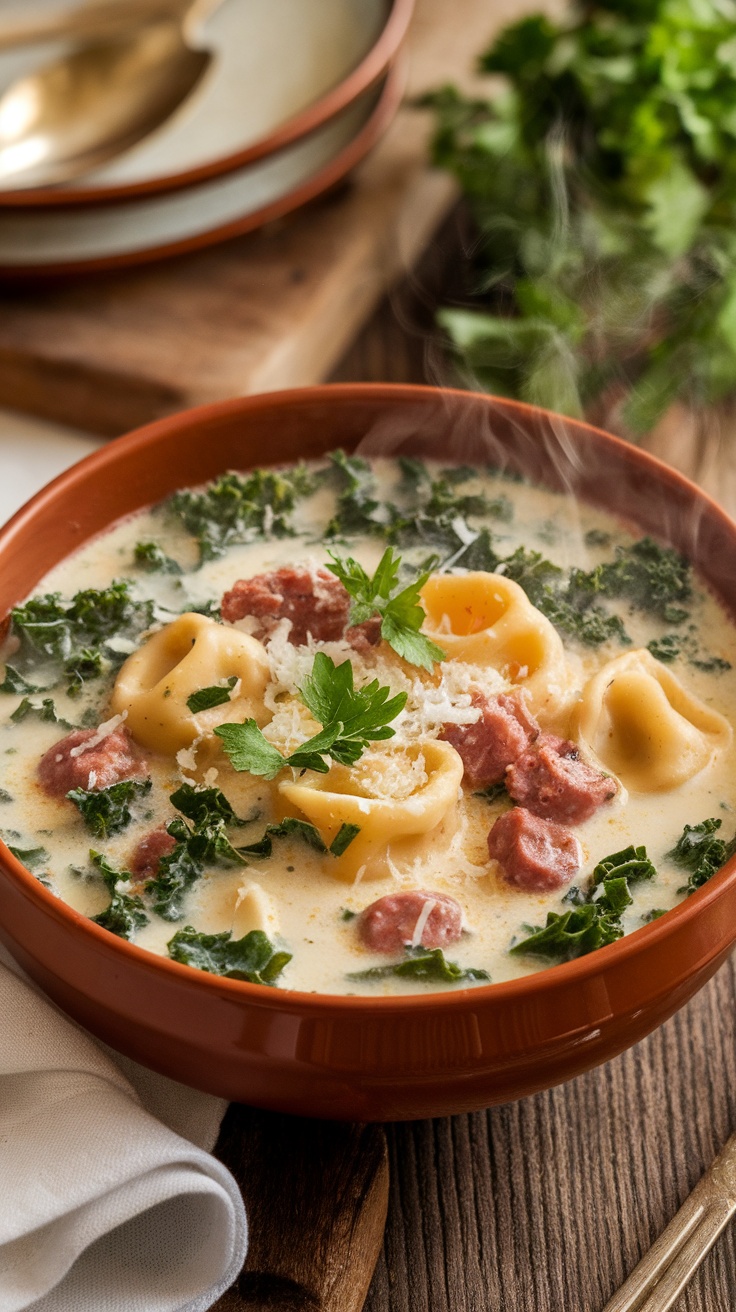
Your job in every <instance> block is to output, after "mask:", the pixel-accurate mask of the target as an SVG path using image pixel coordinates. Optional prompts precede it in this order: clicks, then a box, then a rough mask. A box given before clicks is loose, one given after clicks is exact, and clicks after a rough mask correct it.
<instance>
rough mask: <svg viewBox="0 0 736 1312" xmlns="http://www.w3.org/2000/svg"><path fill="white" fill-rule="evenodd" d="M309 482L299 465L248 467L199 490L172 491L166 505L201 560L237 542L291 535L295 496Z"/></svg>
mask: <svg viewBox="0 0 736 1312" xmlns="http://www.w3.org/2000/svg"><path fill="white" fill-rule="evenodd" d="M313 486H314V481H313V479H312V476H311V475H310V474H309V473H308V472H307V471H306V470H305V469H303V468H297V469H292V470H288V471H283V472H280V471H277V470H274V469H254V470H253V472H252V473H250V474H235V473H229V474H222V475H221V476H220V477H219V478H217V479H215V480H214V482H212V483H210V484H209V485H208V486H207V487H206V488H205V489H204V491H202V492H193V491H191V489H185V490H184V491H182V492H175V493H174V495H173V496H172V497H170V498H169V500H168V501H167V502H166V506H167V507H168V509H169V510H170V511H171V513H172V514H174V515H175V516H176V517H177V518H178V519H179V521H180V522H181V523H182V524H183V525H184V528H185V529H186V530H187V531H188V532H189V533H191V534H192V536H193V537H195V538H196V539H197V543H198V546H199V555H200V564H203V563H204V562H205V561H207V560H216V559H217V558H218V557H219V556H222V555H223V554H224V553H225V551H226V550H227V548H228V547H231V546H234V545H236V544H237V543H242V542H254V541H255V540H256V539H258V538H264V537H265V538H271V537H276V538H283V537H289V536H291V534H292V533H293V529H292V524H291V518H292V512H293V510H294V507H295V505H296V502H297V499H298V498H299V497H303V496H306V495H308V493H309V492H310V491H311V490H312V488H313Z"/></svg>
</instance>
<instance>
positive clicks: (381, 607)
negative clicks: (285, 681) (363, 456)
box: [323, 547, 445, 723]
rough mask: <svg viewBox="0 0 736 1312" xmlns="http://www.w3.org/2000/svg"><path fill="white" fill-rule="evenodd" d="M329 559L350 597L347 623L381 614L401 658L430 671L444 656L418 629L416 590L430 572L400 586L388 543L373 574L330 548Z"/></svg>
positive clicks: (383, 627) (397, 561) (419, 613)
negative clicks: (335, 553) (343, 558)
mask: <svg viewBox="0 0 736 1312" xmlns="http://www.w3.org/2000/svg"><path fill="white" fill-rule="evenodd" d="M330 560H331V561H332V564H331V565H328V566H327V568H328V570H329V571H330V573H332V574H334V575H335V576H336V577H337V578H338V579H339V580H340V582H341V583H342V584H343V586H344V587H345V589H346V590H347V592H348V593H349V594H350V597H351V606H350V623H351V624H363V623H364V622H365V621H366V620H369V619H371V618H372V617H373V616H374V615H380V617H381V637H382V638H385V640H386V642H387V643H388V644H389V646H391V647H393V649H394V651H395V652H396V653H397V654H398V655H399V656H402V657H403V658H404V660H406V661H409V663H410V664H412V665H420V666H421V667H422V669H424V670H427V671H428V672H429V673H430V674H431V673H432V670H433V669H434V667H435V663H436V662H437V661H442V660H444V659H445V653H444V652H443V650H442V648H441V647H438V646H437V644H436V643H435V642H431V641H430V639H429V638H427V637H425V635H424V634H423V633H421V632H420V629H421V627H422V624H423V623H424V620H425V612H424V609H423V607H422V604H421V601H420V599H419V594H420V592H421V590H422V588H423V587H424V585H425V583H426V582H427V579H428V578H429V573H428V572H426V573H424V574H420V575H419V576H418V578H416V579H414V581H413V582H412V583H409V584H408V585H407V586H406V587H404V588H402V587H401V586H400V585H399V582H398V579H399V566H400V563H401V559H400V557H399V556H395V555H394V552H393V549H392V548H391V547H387V548H386V550H385V551H384V553H383V555H382V557H381V559H380V561H379V562H378V566H377V567H376V571H375V573H374V575H373V577H372V578H371V577H370V575H369V574H367V573H366V571H365V570H364V569H363V566H362V565H360V564H359V563H358V561H357V560H353V558H352V557H351V556H350V557H348V559H347V560H341V559H340V557H339V556H336V555H334V554H333V553H332V552H330ZM323 723H324V722H323Z"/></svg>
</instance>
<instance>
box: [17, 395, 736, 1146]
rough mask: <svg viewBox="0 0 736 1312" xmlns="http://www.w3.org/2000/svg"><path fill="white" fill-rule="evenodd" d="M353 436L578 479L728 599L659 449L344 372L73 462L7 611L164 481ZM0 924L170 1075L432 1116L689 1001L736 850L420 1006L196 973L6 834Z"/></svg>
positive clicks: (54, 990)
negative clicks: (27, 859) (639, 909)
mask: <svg viewBox="0 0 736 1312" xmlns="http://www.w3.org/2000/svg"><path fill="white" fill-rule="evenodd" d="M358 443H362V444H363V447H362V449H365V450H366V451H368V452H371V451H376V452H377V451H385V450H386V449H387V444H388V448H389V449H390V450H391V451H392V452H404V453H413V454H417V455H422V454H424V455H429V454H440V455H441V456H444V457H448V456H452V457H453V458H458V459H460V460H463V461H472V460H473V459H478V460H488V459H489V457H490V458H493V459H494V460H503V461H505V462H506V463H507V465H509V466H511V467H512V468H514V469H517V470H520V471H523V472H525V473H527V474H528V475H530V476H531V477H532V478H534V479H536V480H539V481H543V482H546V483H548V484H549V485H550V486H552V487H555V488H559V487H568V488H570V489H571V490H573V491H574V492H575V493H576V494H577V495H578V496H579V497H581V498H583V499H584V500H587V501H590V502H592V503H594V504H596V505H599V506H603V507H605V508H608V509H610V510H612V511H616V512H620V513H623V514H624V515H625V516H626V518H627V519H629V520H630V521H633V522H634V523H635V524H637V525H638V526H639V527H640V528H641V530H642V531H644V532H652V533H656V534H658V535H661V536H663V537H664V538H666V539H667V540H668V541H669V542H671V543H672V544H673V545H674V546H676V547H677V548H678V549H680V550H682V551H684V552H685V553H686V554H688V555H689V556H690V557H691V559H692V560H693V562H694V563H695V565H696V566H697V567H698V569H699V570H700V572H701V574H702V575H703V576H704V577H705V578H706V579H707V580H708V582H709V583H710V585H711V586H712V588H713V589H714V591H715V592H716V593H717V594H718V595H719V596H720V597H721V598H722V600H723V602H724V603H725V605H726V606H727V607H728V609H729V610H730V611H731V612H736V526H735V525H734V524H733V523H732V522H731V520H730V519H729V518H728V517H727V516H726V515H725V514H724V513H723V511H721V510H720V509H719V508H718V506H717V505H715V504H714V503H713V502H712V501H710V500H709V499H708V498H707V497H706V496H704V495H703V494H702V493H701V492H699V491H698V490H697V489H696V488H695V487H694V486H693V485H692V484H690V483H688V482H687V480H686V479H684V478H682V477H681V476H680V475H679V474H677V473H675V472H674V471H672V470H671V469H668V468H667V467H666V466H665V465H663V464H661V463H660V462H658V461H657V460H655V459H653V458H652V457H651V456H648V455H646V454H644V453H643V452H641V451H639V450H637V449H636V448H634V447H632V446H628V445H626V444H625V443H623V442H620V441H618V440H617V439H615V438H612V437H609V436H607V435H606V434H605V433H602V432H600V431H598V430H596V429H594V428H590V427H589V426H587V425H586V424H582V423H576V422H573V421H572V420H567V419H564V420H563V419H560V418H559V417H557V416H555V415H551V414H549V413H547V412H544V411H539V410H535V409H533V408H531V407H528V406H523V405H518V404H514V403H512V402H509V401H499V400H494V399H492V398H489V397H486V396H475V395H472V394H468V393H460V392H438V391H435V390H432V389H429V388H418V387H392V386H383V385H379V386H366V385H363V384H356V385H349V386H340V387H318V388H309V389H304V390H300V391H292V392H280V393H276V394H274V395H267V396H256V397H252V398H247V399H244V400H236V401H229V402H225V403H222V404H219V405H211V406H206V407H203V408H202V409H199V410H193V411H190V412H188V413H185V414H181V415H176V416H174V417H173V418H171V419H165V420H163V421H161V422H159V423H156V424H152V425H150V426H149V427H147V428H143V429H140V430H138V431H137V432H135V433H132V434H130V435H129V436H127V437H124V438H120V439H119V440H118V441H115V442H112V443H110V445H109V446H107V447H105V448H103V449H102V450H101V451H98V452H96V453H95V454H94V455H92V456H90V457H89V458H88V459H86V460H83V461H82V462H81V464H79V465H77V466H76V467H75V468H74V469H72V470H70V471H69V472H68V473H66V474H63V475H62V476H61V477H60V478H58V479H56V481H55V482H53V483H51V484H50V485H49V486H48V487H47V488H46V489H45V490H44V491H42V492H40V493H39V494H38V495H37V496H36V497H34V498H33V500H32V501H30V502H29V503H28V505H27V506H26V507H25V508H24V509H23V510H21V511H20V512H19V513H18V514H17V515H16V516H15V517H14V519H13V520H11V522H10V523H9V524H8V525H7V526H6V528H5V529H4V530H3V531H2V533H0V577H1V578H2V584H1V585H0V602H1V603H2V612H1V613H5V612H6V611H7V609H8V608H9V607H10V606H11V605H13V604H14V603H16V602H17V601H19V600H20V599H21V598H22V597H24V596H25V595H26V594H27V593H28V592H29V590H30V589H31V588H32V587H33V586H34V584H36V583H37V581H38V580H39V578H40V577H41V576H42V575H43V574H44V573H45V572H46V571H47V570H48V569H49V568H50V567H51V566H52V565H54V564H55V563H56V562H57V561H58V560H60V559H61V558H62V557H63V556H65V555H66V554H67V553H68V552H70V551H73V550H74V549H75V548H77V547H78V546H80V545H81V544H82V543H83V542H85V541H86V540H87V539H89V538H90V537H92V536H93V535H94V534H96V533H98V532H100V531H101V530H102V529H103V528H104V527H105V526H106V525H108V524H110V523H111V522H112V521H113V520H116V519H118V518H119V517H120V516H122V515H126V514H128V513H129V512H131V511H133V510H136V509H138V508H139V507H141V506H144V505H147V504H148V503H150V502H155V501H158V500H159V499H160V498H162V497H164V496H166V495H167V494H168V493H169V492H171V491H172V490H173V489H174V488H175V487H178V486H182V485H184V484H195V483H199V482H202V481H203V480H205V479H209V478H211V477H212V476H214V475H216V474H218V473H219V472H221V471H222V470H224V469H228V468H240V469H243V468H248V467H249V466H251V465H253V464H256V463H257V464H263V463H265V462H268V461H271V462H274V463H275V462H284V461H289V460H292V459H294V458H296V457H307V458H309V457H315V456H320V455H322V453H323V452H325V451H327V450H329V449H330V448H333V447H335V446H338V445H339V446H343V447H347V448H353V447H355V446H356V445H357V444H358ZM0 926H1V929H0V933H1V934H2V937H3V939H4V940H5V942H6V943H7V945H8V947H9V948H10V949H11V950H12V952H13V953H14V954H15V955H16V957H17V958H18V960H19V961H20V962H21V964H22V965H23V966H24V967H25V969H26V970H27V971H28V973H29V974H30V975H31V976H33V978H34V979H35V980H37V981H38V983H39V984H40V985H41V986H42V987H43V988H44V989H45V990H46V992H47V993H48V994H49V995H50V996H51V997H52V998H53V999H54V1000H55V1001H56V1002H57V1003H59V1005H60V1006H61V1007H63V1008H64V1010H65V1011H67V1012H69V1013H70V1015H72V1016H74V1017H75V1018H76V1019H77V1020H78V1021H80V1022H81V1023H82V1024H83V1025H86V1026H87V1027H88V1028H89V1029H90V1030H92V1031H93V1033H95V1034H97V1035H99V1036H100V1037H101V1038H102V1039H104V1040H106V1041H107V1042H108V1043H110V1044H112V1045H113V1047H115V1048H118V1049H120V1051H121V1052H125V1053H127V1054H128V1055H129V1056H131V1057H134V1058H136V1059H137V1060H138V1061H141V1062H143V1063H145V1064H147V1065H149V1066H151V1067H153V1068H154V1069H156V1070H159V1071H162V1072H164V1073H165V1074H167V1075H170V1076H173V1077H175V1078H176V1079H179V1080H183V1081H185V1082H186V1083H189V1084H192V1085H196V1086H197V1087H199V1088H201V1089H206V1090H209V1091H210V1092H212V1093H217V1094H221V1095H224V1096H225V1097H227V1098H233V1099H238V1100H241V1101H245V1102H249V1103H253V1104H256V1105H259V1106H262V1107H270V1108H276V1109H279V1110H282V1111H289V1112H298V1113H301V1114H306V1115H312V1116H324V1117H349V1118H354V1119H356V1120H374V1119H401V1118H412V1117H424V1116H437V1115H445V1114H447V1113H450V1112H461V1111H466V1110H469V1109H472V1108H477V1107H484V1106H487V1105H489V1104H491V1103H495V1102H501V1101H505V1100H508V1099H511V1098H518V1097H521V1096H524V1095H526V1094H530V1093H533V1092H535V1091H536V1090H539V1089H543V1088H545V1087H548V1086H550V1085H553V1084H557V1083H559V1082H560V1081H562V1080H566V1079H569V1078H570V1077H571V1076H574V1075H577V1074H579V1073H580V1072H582V1071H585V1070H587V1069H588V1068H589V1067H591V1066H594V1065H595V1064H596V1063H598V1062H602V1061H606V1060H607V1059H608V1058H610V1057H613V1056H614V1055H615V1054H616V1053H618V1052H620V1051H621V1050H622V1049H623V1048H626V1047H627V1046H629V1045H630V1044H632V1043H635V1042H636V1041H637V1040H638V1039H640V1038H642V1037H643V1036H644V1035H645V1034H647V1033H648V1032H649V1031H650V1030H652V1029H653V1028H654V1027H655V1026H656V1025H659V1024H660V1023H661V1022H662V1021H664V1020H665V1019H666V1018H667V1017H668V1016H670V1015H671V1014H672V1013H673V1012H674V1011H675V1010H676V1009H677V1008H678V1007H681V1006H682V1004H683V1003H684V1002H686V1001H687V1000H688V998H690V997H691V996H692V994H693V993H695V991H696V990H697V989H698V988H700V987H701V985H702V984H704V983H705V981H706V980H707V979H708V978H709V977H710V976H711V975H712V974H713V973H714V971H715V970H716V969H717V968H718V966H719V965H720V964H721V962H722V961H723V960H724V959H725V957H726V956H727V954H728V952H729V950H730V948H731V946H732V944H733V943H734V940H736V861H731V862H730V863H729V864H728V866H727V867H726V868H725V869H724V870H723V871H721V872H720V873H719V874H718V875H716V876H715V877H714V878H713V879H712V880H711V881H710V882H709V883H708V884H706V885H705V887H703V888H702V889H701V890H700V891H699V892H697V893H695V894H694V895H692V896H691V897H689V898H687V899H686V900H685V901H684V902H682V903H681V904H680V905H679V906H678V907H676V908H675V909H674V910H672V911H670V912H668V913H667V915H665V916H663V917H662V918H661V919H659V920H656V921H654V922H653V923H652V924H650V925H647V926H645V927H643V928H642V929H639V930H637V932H636V933H633V934H631V935H630V936H629V937H627V938H624V939H621V940H619V941H618V942H617V943H614V944H612V945H611V946H610V947H606V948H602V949H600V950H599V951H597V952H594V953H592V954H591V955H589V956H587V957H582V958H580V959H579V960H577V961H573V962H570V963H569V964H566V965H561V966H555V967H553V968H552V969H546V970H541V971H539V972H538V973H537V974H534V975H530V976H526V977H525V978H523V979H519V980H514V981H512V982H509V983H504V984H490V985H485V986H482V987H476V988H473V989H460V990H457V991H449V992H443V993H426V994H421V995H418V996H416V995H415V996H410V997H406V996H404V997H394V998H365V997H360V998H356V997H333V996H327V995H319V994H312V993H297V992H290V991H288V990H284V989H270V988H265V987H261V986H258V985H251V984H244V983H241V982H239V981H235V980H225V979H219V978H217V977H215V976H212V975H206V974H201V973H200V972H198V971H195V970H191V969H189V968H188V967H186V966H181V965H178V964H177V963H175V962H173V961H169V960H164V959H163V958H161V957H157V956H153V955H152V954H150V953H148V952H145V951H143V950H142V949H140V948H136V947H134V946H132V945H131V944H129V943H127V942H125V941H124V940H122V939H118V938H116V937H114V936H113V935H112V934H109V933H107V932H106V931H105V930H103V929H101V928H99V927H98V926H97V925H94V924H92V922H91V921H89V920H87V919H85V918H84V917H83V916H81V915H79V914H77V912H75V911H73V910H71V908H70V907H68V906H66V905H65V904H64V903H62V902H60V901H58V900H57V899H56V898H55V897H53V896H52V894H51V893H49V892H47V891H46V890H45V889H44V888H43V887H42V886H41V885H40V884H39V883H38V882H37V880H36V879H34V877H33V876H32V875H31V874H29V873H28V871H26V870H25V869H24V868H23V867H22V866H21V865H20V864H19V862H18V861H16V860H15V859H14V858H13V857H12V856H11V855H10V853H9V852H8V850H7V848H4V847H2V846H1V845H0Z"/></svg>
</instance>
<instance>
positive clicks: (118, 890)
mask: <svg viewBox="0 0 736 1312" xmlns="http://www.w3.org/2000/svg"><path fill="white" fill-rule="evenodd" d="M89 856H90V860H91V862H92V864H93V865H95V866H97V869H98V870H99V872H100V874H101V875H102V878H103V880H104V882H105V886H106V888H107V890H108V892H109V893H110V905H109V906H108V907H106V908H105V910H104V911H102V912H100V914H99V916H93V917H92V919H93V920H94V922H95V924H96V925H101V926H102V928H103V929H107V930H109V931H110V933H111V934H117V936H118V938H131V936H132V934H133V932H134V931H135V930H136V929H142V928H143V926H144V925H147V924H148V916H147V915H146V910H145V907H144V906H143V902H142V901H141V899H140V897H138V895H137V894H131V893H130V892H128V891H127V889H129V888H130V883H131V880H132V878H133V876H132V875H131V873H130V871H129V870H115V868H114V867H113V866H112V865H110V862H109V861H108V860H107V857H105V856H104V855H103V853H102V852H95V851H94V850H91V851H90V854H89Z"/></svg>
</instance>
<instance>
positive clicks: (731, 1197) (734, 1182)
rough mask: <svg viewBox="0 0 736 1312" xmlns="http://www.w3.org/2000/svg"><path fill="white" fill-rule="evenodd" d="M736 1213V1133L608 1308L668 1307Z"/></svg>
mask: <svg viewBox="0 0 736 1312" xmlns="http://www.w3.org/2000/svg"><path fill="white" fill-rule="evenodd" d="M734 1213H736V1134H735V1135H732V1136H731V1138H730V1139H729V1140H728V1142H727V1143H726V1146H725V1148H724V1149H723V1151H722V1152H721V1153H719V1155H718V1157H716V1160H715V1161H714V1163H713V1165H712V1166H711V1168H710V1170H709V1171H707V1172H706V1174H705V1175H704V1176H703V1178H702V1180H700V1181H699V1182H698V1184H696V1186H695V1188H694V1189H693V1191H692V1193H691V1194H690V1196H689V1197H688V1198H686V1199H685V1202H684V1203H683V1205H682V1207H681V1208H680V1210H679V1212H678V1213H677V1214H676V1216H674V1217H673V1218H672V1220H671V1221H670V1223H669V1225H668V1226H667V1229H666V1230H665V1231H664V1232H663V1233H662V1234H661V1235H660V1236H659V1239H657V1240H656V1242H655V1243H654V1244H653V1245H652V1247H651V1248H650V1250H649V1252H648V1253H646V1254H645V1255H644V1257H643V1258H642V1259H641V1262H639V1264H638V1266H636V1267H634V1270H633V1271H632V1272H631V1275H630V1276H629V1278H628V1280H626V1281H625V1283H624V1284H623V1285H622V1286H621V1288H620V1289H619V1290H618V1292H617V1293H615V1294H614V1296H613V1298H612V1299H610V1300H609V1302H608V1303H606V1306H605V1307H604V1309H603V1312H667V1309H668V1308H671V1307H672V1305H673V1303H674V1302H675V1301H676V1299H678V1298H679V1296H680V1294H681V1293H682V1291H683V1289H684V1288H685V1286H686V1285H687V1283H688V1281H689V1280H690V1278H691V1276H692V1275H693V1274H694V1272H695V1271H696V1270H697V1268H698V1267H699V1266H700V1263H701V1262H702V1260H703V1258H704V1257H705V1256H706V1254H707V1253H709V1252H710V1250H711V1248H712V1247H713V1245H714V1243H715V1242H716V1239H717V1238H718V1236H719V1235H720V1234H721V1232H722V1231H723V1230H724V1229H725V1227H726V1226H727V1225H728V1223H729V1221H730V1220H731V1218H732V1216H733V1215H734Z"/></svg>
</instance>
